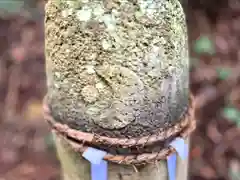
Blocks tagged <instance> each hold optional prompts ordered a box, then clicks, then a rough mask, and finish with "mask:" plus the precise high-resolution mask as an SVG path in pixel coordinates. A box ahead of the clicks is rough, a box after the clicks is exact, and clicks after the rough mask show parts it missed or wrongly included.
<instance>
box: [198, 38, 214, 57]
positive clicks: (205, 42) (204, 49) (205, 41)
mask: <svg viewBox="0 0 240 180" xmlns="http://www.w3.org/2000/svg"><path fill="white" fill-rule="evenodd" d="M194 51H195V52H196V53H198V54H214V53H215V47H214V45H213V42H212V41H211V40H210V39H209V38H208V37H207V36H201V37H200V38H198V39H197V40H196V41H195V44H194Z"/></svg>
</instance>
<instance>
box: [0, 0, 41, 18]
mask: <svg viewBox="0 0 240 180" xmlns="http://www.w3.org/2000/svg"><path fill="white" fill-rule="evenodd" d="M22 12H25V13H22ZM26 12H27V13H26ZM11 15H21V16H25V17H26V18H30V19H36V18H38V17H39V15H40V14H39V10H38V9H37V7H36V0H0V17H1V18H7V17H8V16H11Z"/></svg>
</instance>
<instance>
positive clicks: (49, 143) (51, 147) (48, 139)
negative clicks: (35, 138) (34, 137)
mask: <svg viewBox="0 0 240 180" xmlns="http://www.w3.org/2000/svg"><path fill="white" fill-rule="evenodd" d="M44 140H45V143H46V145H47V148H48V149H49V151H55V143H54V139H53V135H52V133H49V134H47V135H46V136H45V138H44Z"/></svg>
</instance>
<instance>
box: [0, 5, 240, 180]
mask: <svg viewBox="0 0 240 180" xmlns="http://www.w3.org/2000/svg"><path fill="white" fill-rule="evenodd" d="M183 4H184V8H185V11H186V14H187V23H188V32H189V47H190V50H191V59H190V63H191V70H190V73H191V90H192V92H193V93H194V95H195V96H196V98H197V108H198V109H197V117H198V128H197V130H196V131H195V133H194V134H193V138H192V148H191V151H190V159H191V160H190V179H191V180H240V160H239V159H240V130H239V129H240V0H188V2H187V1H184V0H183ZM43 23H44V1H43V0H1V1H0V109H1V111H0V123H1V125H0V142H1V144H0V180H55V179H56V180H57V179H59V163H58V161H57V159H56V156H55V152H54V145H53V143H52V139H51V135H50V134H49V129H48V126H47V124H46V123H45V122H44V120H43V117H42V104H41V103H42V99H43V96H44V95H45V94H46V81H45V79H46V77H45V64H44V24H43Z"/></svg>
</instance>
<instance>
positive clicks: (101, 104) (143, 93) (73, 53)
mask: <svg viewBox="0 0 240 180" xmlns="http://www.w3.org/2000/svg"><path fill="white" fill-rule="evenodd" d="M45 30H46V31H45V34H46V65H47V77H48V103H49V106H50V108H51V110H52V113H53V116H54V118H55V119H56V120H57V121H60V122H64V123H67V124H68V125H69V126H70V127H72V128H74V129H80V130H82V131H87V132H94V133H98V134H102V135H107V136H111V137H123V136H124V137H137V136H143V135H149V134H153V133H155V132H156V131H157V130H158V129H159V128H163V129H164V128H167V127H168V126H170V125H173V124H175V123H177V120H178V118H179V116H180V115H181V113H183V111H184V109H185V108H186V107H187V106H188V47H187V32H186V23H185V16H184V13H183V10H182V8H181V5H180V3H179V2H178V0H164V1H163V0H131V1H130V0H74V1H67V0H57V1H56V0H49V1H48V3H47V4H46V19H45Z"/></svg>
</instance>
